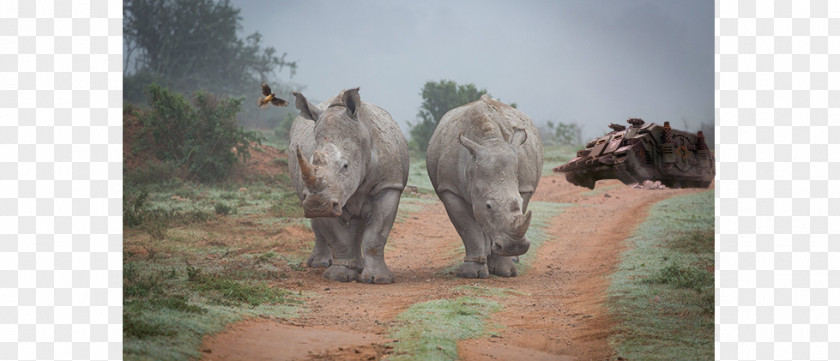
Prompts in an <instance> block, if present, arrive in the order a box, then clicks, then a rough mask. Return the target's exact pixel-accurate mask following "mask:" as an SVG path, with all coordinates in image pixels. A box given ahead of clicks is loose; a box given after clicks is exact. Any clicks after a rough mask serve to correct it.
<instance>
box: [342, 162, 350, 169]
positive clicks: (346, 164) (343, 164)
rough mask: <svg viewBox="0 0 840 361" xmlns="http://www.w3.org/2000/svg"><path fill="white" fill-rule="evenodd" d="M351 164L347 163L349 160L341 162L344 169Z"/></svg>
mask: <svg viewBox="0 0 840 361" xmlns="http://www.w3.org/2000/svg"><path fill="white" fill-rule="evenodd" d="M349 166H350V163H347V162H343V163H341V168H342V169H347V167H349Z"/></svg>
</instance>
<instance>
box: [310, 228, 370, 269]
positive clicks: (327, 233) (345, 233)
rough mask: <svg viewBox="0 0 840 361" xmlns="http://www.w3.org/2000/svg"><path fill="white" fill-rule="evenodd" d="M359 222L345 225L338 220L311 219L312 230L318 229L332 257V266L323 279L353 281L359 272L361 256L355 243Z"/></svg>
mask: <svg viewBox="0 0 840 361" xmlns="http://www.w3.org/2000/svg"><path fill="white" fill-rule="evenodd" d="M359 223H360V222H359V221H358V220H351V221H350V222H349V223H347V224H345V223H344V222H342V221H341V220H340V219H338V218H313V219H312V228H313V229H314V228H316V227H317V228H318V229H319V230H320V231H321V233H322V234H323V235H324V239H325V240H326V242H327V245H328V246H329V248H330V251H331V252H332V255H333V260H332V265H330V267H329V268H327V270H326V271H324V278H326V279H328V280H333V281H339V282H351V281H355V280H357V279H358V277H359V271H360V270H361V262H360V260H361V254H360V250H359V247H358V245H357V244H356V243H355V239H356V238H357V237H356V233H357V232H358V229H359Z"/></svg>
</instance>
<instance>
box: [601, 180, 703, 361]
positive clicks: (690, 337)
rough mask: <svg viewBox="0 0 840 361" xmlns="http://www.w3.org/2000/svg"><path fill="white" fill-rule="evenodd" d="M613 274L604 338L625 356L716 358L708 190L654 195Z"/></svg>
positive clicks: (619, 354) (662, 358)
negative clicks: (611, 323)
mask: <svg viewBox="0 0 840 361" xmlns="http://www.w3.org/2000/svg"><path fill="white" fill-rule="evenodd" d="M626 242H627V243H628V246H629V247H628V248H629V249H628V250H627V251H626V252H625V253H624V254H623V255H622V261H621V264H620V265H619V267H618V271H617V272H616V273H615V274H613V275H612V276H611V284H610V286H609V289H608V294H609V297H608V299H609V301H608V307H609V309H610V310H611V312H612V314H613V315H614V316H615V317H616V319H617V320H618V321H619V322H618V325H617V326H616V329H615V331H617V332H616V333H615V334H614V336H613V337H611V339H610V344H611V345H612V346H613V347H614V349H615V351H616V355H617V356H620V357H624V358H626V359H629V360H710V359H713V358H714V299H715V298H714V297H715V296H714V294H715V289H714V274H713V273H712V270H713V269H714V191H712V190H710V191H706V192H702V193H696V194H691V195H685V196H679V197H674V198H670V199H667V200H665V201H662V202H659V203H657V204H656V205H655V206H654V207H653V208H652V209H651V211H650V215H649V216H648V218H647V220H646V221H645V222H644V223H642V224H641V225H639V226H638V228H637V229H636V232H635V235H634V236H633V237H631V238H630V239H628V240H627V241H626Z"/></svg>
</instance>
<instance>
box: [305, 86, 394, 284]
mask: <svg viewBox="0 0 840 361" xmlns="http://www.w3.org/2000/svg"><path fill="white" fill-rule="evenodd" d="M295 106H296V107H297V108H298V110H300V116H298V117H297V119H295V121H294V123H293V124H292V129H291V140H290V142H289V173H290V175H291V178H292V183H293V184H294V186H295V190H296V191H297V194H298V197H299V198H300V200H301V202H302V203H303V210H304V215H305V216H306V217H307V218H312V230H313V231H314V232H315V249H314V250H313V251H312V255H310V256H309V259H308V260H307V264H308V265H309V266H311V267H328V268H327V270H326V271H325V272H324V278H327V279H330V280H335V281H342V282H349V281H353V280H359V281H362V282H365V283H392V282H394V275H393V273H391V271H390V270H389V269H388V266H386V265H385V258H384V257H383V254H384V250H385V241H386V240H387V238H388V234H389V233H390V232H391V226H393V224H394V218H395V217H396V215H397V207H398V205H399V202H400V195H401V194H402V191H403V189H404V188H405V184H406V181H407V180H408V149H407V148H406V142H405V137H404V136H403V134H402V132H401V131H400V128H399V126H398V125H397V123H396V122H394V120H393V119H392V118H391V115H390V114H388V112H386V111H385V110H383V109H382V108H380V107H377V106H375V105H373V104H369V103H365V102H362V101H361V100H360V99H359V88H355V89H349V90H345V91H342V92H341V93H340V94H339V95H338V96H336V97H333V98H330V99H328V100H326V101H324V102H323V103H321V104H318V105H317V106H316V105H313V104H312V103H310V102H308V101H307V100H306V98H305V97H304V96H303V95H301V94H299V93H295Z"/></svg>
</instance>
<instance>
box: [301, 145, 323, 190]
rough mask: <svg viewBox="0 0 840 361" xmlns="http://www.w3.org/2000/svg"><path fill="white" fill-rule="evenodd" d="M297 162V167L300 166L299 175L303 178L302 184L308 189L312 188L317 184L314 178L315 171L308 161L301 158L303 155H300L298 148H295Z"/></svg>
mask: <svg viewBox="0 0 840 361" xmlns="http://www.w3.org/2000/svg"><path fill="white" fill-rule="evenodd" d="M296 153H297V160H298V165H300V175H301V178H303V182H304V183H306V185H307V186H308V187H309V188H314V187H315V185H316V184H317V181H318V179H317V178H316V177H315V170H314V169H313V168H314V167H313V166H312V164H309V161H307V160H306V159H304V158H303V155H302V154H301V153H300V146H298V147H297V152H296Z"/></svg>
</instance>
